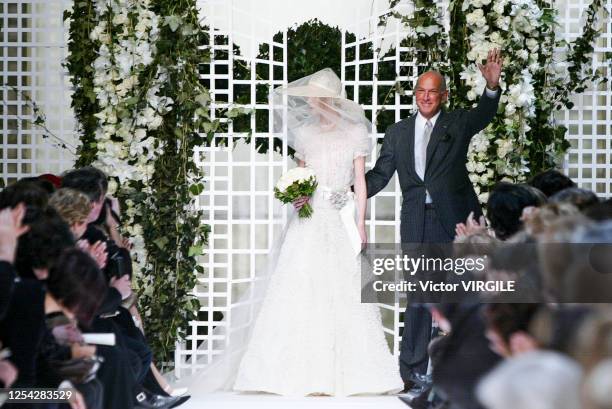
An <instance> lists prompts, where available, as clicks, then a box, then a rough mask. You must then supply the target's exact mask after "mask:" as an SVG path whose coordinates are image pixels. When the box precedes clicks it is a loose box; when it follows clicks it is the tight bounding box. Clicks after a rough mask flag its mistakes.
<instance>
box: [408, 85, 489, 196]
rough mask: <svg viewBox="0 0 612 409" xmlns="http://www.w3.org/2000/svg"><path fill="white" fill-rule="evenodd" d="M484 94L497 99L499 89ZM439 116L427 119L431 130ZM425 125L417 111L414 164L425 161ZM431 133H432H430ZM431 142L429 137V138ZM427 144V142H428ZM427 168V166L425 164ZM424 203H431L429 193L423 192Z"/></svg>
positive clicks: (438, 114) (487, 90)
mask: <svg viewBox="0 0 612 409" xmlns="http://www.w3.org/2000/svg"><path fill="white" fill-rule="evenodd" d="M485 90H486V91H485V92H486V95H487V97H489V98H495V97H497V93H498V92H499V88H498V89H497V90H495V91H493V90H490V89H489V88H485ZM439 116H440V111H438V113H437V114H435V115H434V116H432V117H431V118H429V121H430V122H431V127H432V130H433V128H434V127H435V126H436V121H437V120H438V117H439ZM426 123H427V118H425V117H424V116H423V115H421V112H420V111H419V112H418V113H417V116H416V120H415V123H414V163H415V164H417V163H421V161H425V158H423V157H422V155H423V152H425V147H424V146H423V143H424V141H423V132H424V131H425V124H426ZM432 132H433V131H432ZM429 139H430V140H431V136H430V138H429ZM428 142H429V141H428ZM425 166H427V164H425ZM424 181H425V176H424V175H423V182H424ZM425 203H431V196H429V192H428V191H427V190H425Z"/></svg>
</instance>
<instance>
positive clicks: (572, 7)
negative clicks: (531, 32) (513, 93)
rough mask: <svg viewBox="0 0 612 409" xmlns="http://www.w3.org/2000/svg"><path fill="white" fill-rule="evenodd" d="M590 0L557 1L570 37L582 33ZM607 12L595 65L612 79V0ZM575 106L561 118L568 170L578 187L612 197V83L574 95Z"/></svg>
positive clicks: (560, 116)
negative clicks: (608, 55) (583, 16)
mask: <svg viewBox="0 0 612 409" xmlns="http://www.w3.org/2000/svg"><path fill="white" fill-rule="evenodd" d="M589 4H590V1H586V0H564V1H560V2H559V4H558V9H559V11H560V16H561V21H562V29H561V30H562V34H563V35H564V36H565V38H566V39H567V40H574V39H575V38H576V37H577V36H579V35H580V30H581V28H582V25H583V24H584V21H583V20H582V19H581V18H580V16H581V14H582V11H583V10H584V9H586V7H588V5H589ZM605 7H606V10H607V14H606V15H605V16H603V18H604V19H605V20H604V26H603V30H602V33H601V36H600V38H599V39H598V40H597V43H596V46H595V52H594V53H593V57H592V61H593V68H599V69H601V70H602V71H603V76H604V77H606V78H608V80H609V79H610V78H612V69H611V66H610V64H611V62H610V61H608V62H606V60H605V53H610V52H612V18H611V17H610V16H612V0H607V1H606V2H605ZM573 101H574V103H575V105H574V107H573V108H572V109H569V110H565V111H562V112H561V113H560V115H558V118H559V119H560V121H561V122H562V123H563V124H564V125H565V126H566V127H567V128H568V132H567V139H568V141H569V142H570V143H571V145H572V147H571V149H570V150H569V152H568V153H567V155H566V160H565V164H564V165H565V172H566V173H567V174H568V176H569V177H571V178H572V179H573V180H574V181H575V182H576V183H577V184H578V185H579V186H581V187H583V188H586V189H591V190H593V191H595V192H596V193H597V194H598V195H599V196H601V197H612V108H611V107H612V84H611V81H608V83H607V84H601V85H599V86H598V87H597V89H592V88H591V89H587V90H586V91H585V92H584V93H583V94H581V95H579V96H576V97H574V98H573Z"/></svg>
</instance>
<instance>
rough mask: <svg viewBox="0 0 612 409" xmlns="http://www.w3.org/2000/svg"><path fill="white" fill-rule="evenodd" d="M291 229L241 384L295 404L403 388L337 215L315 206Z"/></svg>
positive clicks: (317, 203)
mask: <svg viewBox="0 0 612 409" xmlns="http://www.w3.org/2000/svg"><path fill="white" fill-rule="evenodd" d="M313 208H314V213H313V215H312V217H311V218H308V219H299V218H297V217H296V218H294V219H293V220H292V221H291V222H290V224H289V226H288V227H287V231H286V235H285V238H284V241H283V243H282V246H281V248H280V251H279V254H278V261H277V264H276V267H275V270H274V272H273V274H272V275H271V278H270V282H269V285H268V290H267V293H266V296H265V299H264V300H263V302H262V305H261V309H260V311H259V314H258V316H257V318H256V320H255V323H254V326H253V330H252V331H253V332H252V335H251V337H250V341H249V343H248V346H247V349H246V352H245V353H244V356H243V358H242V360H241V362H240V365H239V369H238V372H237V375H236V380H235V383H234V386H233V388H234V390H237V391H260V392H269V393H275V394H280V395H289V396H307V395H319V394H322V395H334V396H348V395H355V394H382V393H389V392H396V391H398V390H399V389H401V387H402V382H401V378H400V376H399V370H398V362H397V359H395V358H394V357H393V355H392V354H391V352H390V351H389V347H388V344H387V341H386V338H385V335H384V332H383V326H382V322H381V316H380V310H379V307H378V306H377V305H375V304H365V303H361V297H360V289H361V272H360V268H361V267H360V262H359V258H358V257H356V256H355V253H354V250H353V248H352V247H351V245H350V243H349V240H348V235H347V232H346V230H345V228H344V225H343V224H342V221H341V219H340V215H339V212H338V210H337V209H335V208H333V206H331V204H330V203H329V202H326V201H324V200H318V201H317V200H316V197H315V199H314V200H313Z"/></svg>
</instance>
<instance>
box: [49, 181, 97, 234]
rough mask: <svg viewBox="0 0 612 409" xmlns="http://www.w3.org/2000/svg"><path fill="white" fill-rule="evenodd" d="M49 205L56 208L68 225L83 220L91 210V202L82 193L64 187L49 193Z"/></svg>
mask: <svg viewBox="0 0 612 409" xmlns="http://www.w3.org/2000/svg"><path fill="white" fill-rule="evenodd" d="M49 206H52V207H53V208H54V209H55V210H57V212H58V213H59V215H60V216H61V217H62V219H64V221H65V222H66V223H68V225H70V226H72V225H73V224H76V223H83V222H85V221H86V220H87V216H89V212H90V211H91V202H90V200H89V198H88V197H87V196H86V195H85V194H84V193H81V192H79V191H78V190H74V189H70V188H66V187H64V188H61V189H59V190H57V191H56V192H55V193H53V195H51V198H50V199H49Z"/></svg>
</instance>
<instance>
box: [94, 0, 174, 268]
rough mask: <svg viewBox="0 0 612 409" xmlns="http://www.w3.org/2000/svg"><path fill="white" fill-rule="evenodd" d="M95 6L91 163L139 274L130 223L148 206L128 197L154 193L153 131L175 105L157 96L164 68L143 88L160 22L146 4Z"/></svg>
mask: <svg viewBox="0 0 612 409" xmlns="http://www.w3.org/2000/svg"><path fill="white" fill-rule="evenodd" d="M128 3H129V4H128ZM94 5H95V18H96V20H97V22H98V23H97V25H96V26H95V27H94V28H93V29H92V30H91V33H90V35H89V38H90V40H91V41H92V42H93V43H94V45H95V46H97V50H98V51H97V54H98V56H97V58H96V59H95V60H94V61H93V69H94V73H93V85H94V88H93V92H94V93H95V96H96V100H97V103H98V106H99V108H100V111H99V112H97V113H96V114H95V115H94V116H95V117H96V118H97V119H98V126H97V129H96V131H95V143H96V148H97V156H96V160H95V162H94V163H93V165H94V166H96V167H98V168H100V169H101V170H103V171H104V172H106V173H107V174H108V175H109V176H111V180H110V182H109V193H110V194H114V195H117V196H118V197H119V198H120V199H122V202H123V203H124V205H125V206H126V209H125V211H124V215H125V216H126V220H125V226H126V227H125V231H126V232H127V233H128V234H129V236H130V240H131V241H132V244H133V256H134V257H133V261H134V263H135V271H136V272H138V273H140V272H141V271H142V269H143V268H144V267H145V263H146V260H147V253H146V250H145V243H144V238H143V229H142V226H141V225H140V224H138V223H135V220H134V219H135V217H136V215H138V214H143V213H145V209H146V208H147V202H146V200H144V201H135V200H134V199H133V198H132V197H131V196H132V194H133V193H134V192H135V190H139V191H140V192H142V193H145V194H151V193H152V189H151V187H150V186H149V181H150V179H151V177H152V176H153V173H154V171H155V166H154V163H155V159H156V157H157V156H158V155H159V154H160V152H161V151H162V150H163V146H162V145H161V144H159V143H158V141H156V139H155V138H154V137H153V136H152V135H151V132H152V131H154V130H156V129H158V128H159V127H160V126H161V124H162V122H163V118H162V115H163V114H165V113H167V112H168V111H169V110H170V109H171V107H172V102H173V101H172V99H170V98H167V97H163V96H160V86H161V84H162V83H163V82H164V81H165V75H164V72H163V70H157V72H156V73H155V75H154V77H153V78H152V80H150V81H148V82H147V83H145V84H141V81H142V79H143V78H146V74H147V71H148V70H149V68H150V67H149V66H150V65H151V63H152V62H153V58H154V55H155V53H156V46H155V43H156V41H157V40H158V36H159V28H158V26H159V20H160V19H159V17H158V16H157V15H156V14H155V13H154V12H153V11H152V10H151V9H150V1H149V0H130V1H127V0H96V1H95V3H94ZM143 96H144V98H143Z"/></svg>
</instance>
